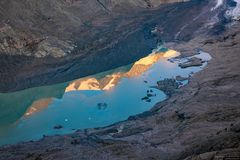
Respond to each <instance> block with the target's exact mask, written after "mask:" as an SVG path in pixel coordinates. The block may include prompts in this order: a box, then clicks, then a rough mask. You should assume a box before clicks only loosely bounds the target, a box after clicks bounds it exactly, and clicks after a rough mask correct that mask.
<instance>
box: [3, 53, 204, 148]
mask: <svg viewBox="0 0 240 160" xmlns="http://www.w3.org/2000/svg"><path fill="white" fill-rule="evenodd" d="M178 54H179V53H178V52H176V51H172V50H169V51H166V52H164V53H152V54H150V55H149V56H147V57H145V58H142V59H140V60H139V61H137V62H135V63H134V64H132V65H128V66H123V67H120V68H117V69H115V70H111V71H108V72H103V73H99V74H96V75H94V76H89V77H85V78H81V79H78V80H75V81H72V82H67V83H63V84H57V85H53V86H45V87H38V88H32V89H28V90H24V91H20V92H16V93H10V94H0V102H1V104H0V109H1V111H2V112H1V114H0V126H1V127H0V144H9V143H16V142H19V141H26V140H32V139H38V138H41V137H42V135H46V134H47V135H52V134H64V133H70V132H72V131H73V129H84V128H92V127H101V126H106V125H110V124H112V123H115V122H118V121H121V120H125V119H127V118H128V117H129V116H130V115H134V114H138V113H142V112H144V111H146V110H148V109H150V108H151V107H152V106H153V105H154V104H156V103H157V102H159V101H162V100H164V99H165V98H166V95H165V94H164V93H163V92H162V91H160V90H157V89H151V93H152V95H154V96H152V97H151V98H150V100H149V101H143V100H142V98H143V97H145V96H146V94H147V93H148V92H149V87H150V86H153V85H156V82H157V81H158V80H160V79H163V78H172V77H175V76H177V75H180V76H183V77H187V76H188V75H189V74H190V73H192V72H197V71H199V70H201V68H199V67H190V68H187V69H181V68H180V67H178V63H175V62H173V63H172V62H170V61H168V59H169V58H171V57H175V56H177V55H178ZM56 125H58V126H62V127H63V128H62V127H61V129H54V128H58V127H54V126H56Z"/></svg>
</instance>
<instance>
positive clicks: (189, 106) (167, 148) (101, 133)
mask: <svg viewBox="0 0 240 160" xmlns="http://www.w3.org/2000/svg"><path fill="white" fill-rule="evenodd" d="M167 45H168V47H169V48H171V49H175V50H178V51H180V52H181V53H182V56H185V57H187V56H190V55H193V53H194V52H195V51H194V50H195V49H197V48H200V49H202V50H203V51H206V52H208V53H210V54H211V56H212V57H213V59H212V60H211V61H210V62H209V64H208V66H207V67H206V68H205V69H204V70H203V71H201V72H199V73H197V74H195V75H194V76H193V77H191V78H190V79H189V84H188V85H187V86H184V87H182V88H180V89H177V90H176V92H174V93H173V94H172V95H171V98H169V99H168V100H166V101H164V102H161V103H158V104H156V105H155V106H154V107H153V108H152V109H151V110H150V111H147V112H144V113H142V114H140V115H136V116H131V117H129V119H128V120H126V121H124V122H119V123H117V124H114V125H111V126H108V127H104V128H95V129H86V130H83V131H80V130H79V131H77V132H76V133H73V134H69V135H64V136H51V137H44V138H43V139H41V140H39V141H36V142H26V143H21V144H17V145H12V146H3V147H0V160H11V159H14V160H18V159H19V160H20V159H26V160H34V159H35V160H45V159H60V160H61V159H96V160H103V159H104V160H106V159H109V160H119V159H139V160H145V159H161V160H168V159H174V160H180V159H186V160H212V159H214V160H217V159H226V158H234V157H235V158H236V157H237V158H239V157H240V155H239V154H240V151H239V147H240V117H239V115H240V108H239V104H240V72H239V68H240V63H239V59H240V54H239V51H240V24H239V22H236V23H235V24H233V25H232V26H231V27H229V28H227V29H226V30H225V31H222V32H221V34H220V35H216V34H207V35H206V34H199V35H198V36H195V37H194V38H192V39H191V40H190V41H187V42H184V41H182V42H179V41H178V42H177V43H169V44H167Z"/></svg>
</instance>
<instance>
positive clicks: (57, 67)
mask: <svg viewBox="0 0 240 160" xmlns="http://www.w3.org/2000/svg"><path fill="white" fill-rule="evenodd" d="M175 1H176V0H175ZM166 2H174V0H172V1H166V0H165V1H159V0H149V1H147V0H131V1H123V0H122V1H121V0H108V1H107V0H106V1H97V0H90V1H87V0H85V1H84V0H74V1H70V0H69V1H67V0H66V1H65V0H60V1H59V0H58V1H57V0H53V1H49V0H44V1H37V0H34V1H16V0H11V1H9V0H3V1H1V2H0V7H1V8H0V16H1V20H0V39H1V41H0V77H1V79H0V91H1V92H10V91H16V90H21V89H25V88H30V87H34V86H41V85H48V84H54V83H58V82H65V81H69V80H73V79H76V78H80V77H84V76H87V75H91V74H94V73H99V72H102V71H106V70H110V69H113V68H116V67H119V66H122V65H126V64H130V63H132V62H134V61H136V60H138V59H139V58H142V57H144V56H146V55H147V54H149V53H151V50H152V49H153V48H155V47H156V45H157V44H158V43H161V42H162V41H163V40H164V41H173V40H175V39H177V40H184V41H185V40H189V39H191V37H192V36H194V34H195V33H196V34H197V31H199V28H201V27H203V25H204V24H205V23H207V22H210V20H211V19H212V17H214V16H216V15H217V14H219V12H222V10H225V9H224V8H223V9H222V8H221V9H217V10H216V11H211V9H210V8H212V7H213V6H215V1H207V0H201V1H200V0H192V1H189V2H182V3H170V4H169V3H168V4H161V3H166ZM178 2H180V1H179V0H178ZM166 17H167V18H166ZM191 21H194V23H190V22H191ZM209 25H211V24H209ZM170 26H171V27H170ZM103 57H104V58H103ZM123 57H124V58H123ZM92 64H94V65H92ZM103 64H104V65H103Z"/></svg>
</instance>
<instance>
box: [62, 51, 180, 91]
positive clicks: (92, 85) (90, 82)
mask: <svg viewBox="0 0 240 160" xmlns="http://www.w3.org/2000/svg"><path fill="white" fill-rule="evenodd" d="M177 55H178V52H176V51H174V50H168V51H167V52H164V53H152V54H150V55H148V56H147V57H144V58H142V59H140V60H138V61H137V62H135V63H134V65H133V66H132V68H131V69H130V70H129V71H128V72H126V73H122V72H118V73H113V74H112V75H107V76H105V77H104V78H102V79H96V78H94V77H87V78H82V79H79V80H76V81H73V82H72V83H70V85H69V86H68V87H67V88H66V90H65V92H70V91H79V90H110V89H112V88H113V87H115V86H116V85H117V84H118V82H119V81H120V80H121V78H126V77H127V78H131V77H137V76H140V75H142V74H143V73H144V72H146V71H147V70H148V69H149V68H151V67H152V66H153V65H154V64H155V63H156V62H158V61H159V60H160V59H161V58H171V57H175V56H177Z"/></svg>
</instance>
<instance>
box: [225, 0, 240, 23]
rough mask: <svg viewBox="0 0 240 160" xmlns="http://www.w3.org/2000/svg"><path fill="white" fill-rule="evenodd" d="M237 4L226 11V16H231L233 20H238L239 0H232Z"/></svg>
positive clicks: (239, 11)
mask: <svg viewBox="0 0 240 160" xmlns="http://www.w3.org/2000/svg"><path fill="white" fill-rule="evenodd" d="M234 1H235V2H236V3H237V5H236V7H233V8H231V9H229V10H228V11H227V12H226V16H228V17H230V18H232V19H233V20H236V21H239V20H240V0H234Z"/></svg>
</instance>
